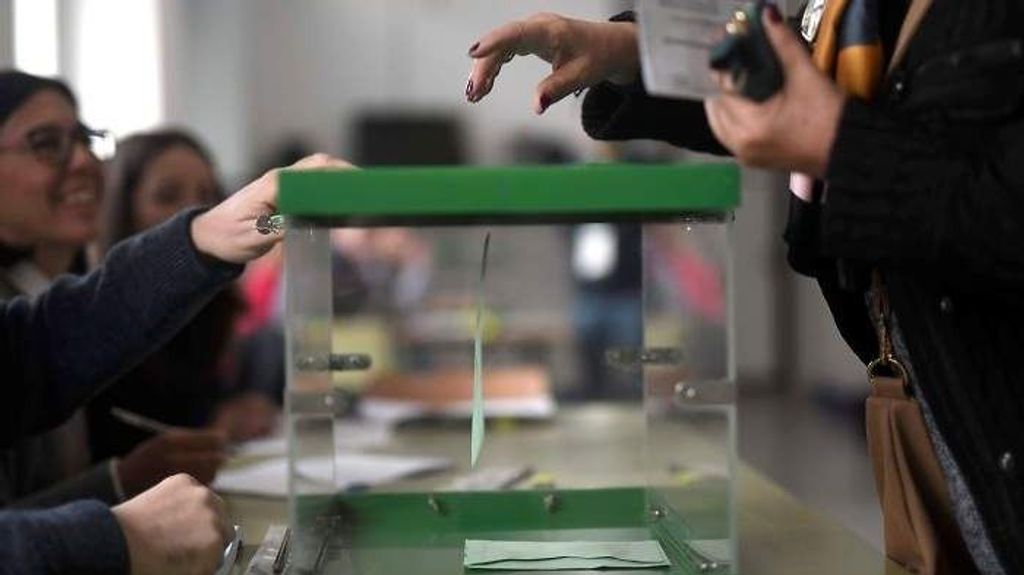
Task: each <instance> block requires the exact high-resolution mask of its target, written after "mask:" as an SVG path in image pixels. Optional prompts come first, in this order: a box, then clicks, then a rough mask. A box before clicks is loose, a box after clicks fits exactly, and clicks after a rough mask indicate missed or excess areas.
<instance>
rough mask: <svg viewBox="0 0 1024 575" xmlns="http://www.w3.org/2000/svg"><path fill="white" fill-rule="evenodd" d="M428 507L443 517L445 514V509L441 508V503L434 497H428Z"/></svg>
mask: <svg viewBox="0 0 1024 575" xmlns="http://www.w3.org/2000/svg"><path fill="white" fill-rule="evenodd" d="M427 506H428V507H430V509H431V510H432V511H433V512H434V513H437V514H438V515H442V516H443V515H444V514H445V510H444V507H442V506H441V502H440V501H438V500H437V498H436V497H434V496H433V495H431V496H429V497H427Z"/></svg>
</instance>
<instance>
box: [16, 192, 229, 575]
mask: <svg viewBox="0 0 1024 575" xmlns="http://www.w3.org/2000/svg"><path fill="white" fill-rule="evenodd" d="M195 215H196V212H195V211H192V212H188V213H185V214H182V215H180V216H177V217H175V218H173V219H172V220H170V221H168V222H166V223H164V224H163V225H161V226H158V227H156V228H154V229H152V230H150V231H149V232H147V233H145V234H142V235H140V236H137V237H135V238H132V239H130V240H127V241H125V242H123V243H122V244H120V245H119V246H117V247H116V248H114V249H113V250H112V251H111V252H110V254H109V255H108V257H107V260H106V262H105V264H104V265H103V267H101V268H99V269H97V270H96V271H94V272H92V273H90V274H88V275H86V276H82V277H66V278H62V279H60V280H57V281H56V282H55V283H54V284H53V286H52V287H51V288H50V289H49V290H48V291H47V292H45V293H43V294H42V295H40V296H39V297H37V298H34V299H28V298H24V297H19V298H15V299H12V300H9V301H6V302H0V373H3V380H2V381H3V382H2V383H0V386H3V395H4V401H2V402H0V447H7V446H9V445H11V444H12V442H14V441H16V440H18V439H20V438H23V437H26V436H28V435H32V434H34V433H37V432H40V431H43V430H46V429H49V428H52V427H53V426H55V425H57V424H59V423H60V422H61V421H63V420H64V419H66V418H67V417H68V416H70V415H71V413H72V412H73V411H74V410H75V408H77V407H78V406H80V405H82V404H83V403H85V401H86V400H88V399H89V398H90V397H92V395H94V394H95V393H96V392H97V391H99V389H100V388H101V387H102V386H103V384H105V383H107V382H109V381H111V380H112V379H114V378H115V377H116V376H118V375H119V374H120V373H122V372H124V371H125V370H127V369H130V368H131V367H132V366H134V365H136V364H137V363H138V362H139V361H141V360H142V359H143V358H144V357H145V355H146V354H147V353H149V352H150V351H152V350H153V349H155V348H157V347H159V346H160V345H161V344H163V343H164V342H166V341H167V340H168V338H170V337H171V336H172V335H174V333H175V332H176V331H177V330H178V329H180V328H181V326H182V325H184V324H185V323H186V322H187V321H188V320H189V319H190V317H191V316H192V314H193V313H194V312H195V311H196V310H197V309H199V308H200V307H201V306H202V305H204V304H205V303H206V302H207V301H209V299H210V298H211V297H212V296H213V295H214V294H215V293H216V292H217V290H218V289H220V288H222V287H223V286H224V285H225V284H226V283H227V282H229V281H230V280H232V279H233V278H235V277H236V276H237V275H238V273H239V272H240V271H241V267H240V266H234V265H227V264H224V263H221V262H215V261H212V260H210V259H209V258H206V257H205V256H203V255H201V254H200V253H199V252H197V251H196V248H195V246H194V245H193V244H192V240H191V233H190V226H191V221H192V218H193V217H194V216H195ZM127 570H128V551H127V549H126V547H125V542H124V537H123V536H122V534H121V531H120V529H119V528H118V525H117V522H116V520H115V518H114V516H113V515H112V514H111V512H110V510H109V509H108V508H107V507H106V506H104V505H102V504H100V503H99V502H90V501H83V502H78V503H73V504H70V505H66V506H64V507H59V508H56V509H52V510H47V511H19V512H13V511H12V512H0V573H32V574H38V573H125V572H127Z"/></svg>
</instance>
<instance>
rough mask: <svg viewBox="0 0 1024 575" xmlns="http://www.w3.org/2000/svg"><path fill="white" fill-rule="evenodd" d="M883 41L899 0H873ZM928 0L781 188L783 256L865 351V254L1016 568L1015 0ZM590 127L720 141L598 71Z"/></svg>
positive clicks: (868, 336) (1019, 157)
mask: <svg viewBox="0 0 1024 575" xmlns="http://www.w3.org/2000/svg"><path fill="white" fill-rule="evenodd" d="M882 4H883V12H884V13H883V21H882V30H883V36H884V38H883V39H884V40H885V42H886V47H887V51H889V52H891V49H892V44H893V39H894V38H895V31H897V30H898V29H899V26H898V23H899V22H900V21H901V20H902V12H901V11H902V10H904V9H905V2H898V1H890V2H883V3H882ZM1021 4H1022V3H1021V2H1014V1H1011V0H985V1H982V2H960V1H955V0H935V2H934V4H933V5H932V8H931V10H930V11H929V13H928V14H927V16H926V17H925V19H924V20H923V22H922V24H921V26H920V28H919V30H918V32H917V34H916V36H915V37H914V38H913V40H912V41H911V43H910V45H909V48H908V51H907V54H906V57H905V58H904V60H903V62H902V63H901V64H900V65H899V67H898V69H897V70H895V72H894V74H893V75H892V76H891V77H890V78H889V79H888V80H887V81H886V83H885V84H884V86H883V89H882V92H881V93H880V94H879V96H878V97H877V98H876V100H875V101H874V102H873V103H870V104H869V103H865V102H862V101H858V100H853V99H851V100H850V101H848V103H847V104H846V106H845V109H844V111H843V114H842V118H841V120H840V124H839V129H838V134H837V138H836V142H835V144H834V147H833V149H832V153H831V155H830V161H829V165H828V169H827V174H826V178H825V179H826V181H827V182H828V186H829V191H828V193H827V197H826V198H825V199H824V201H823V202H822V203H820V204H805V203H803V202H799V201H794V203H793V207H792V210H791V217H790V222H789V226H788V228H787V231H786V239H787V241H788V242H789V246H790V252H789V260H790V263H791V264H792V265H793V267H794V268H795V269H796V270H797V271H798V272H800V273H803V274H806V275H809V276H812V277H814V278H816V279H817V280H818V282H819V284H820V285H821V288H822V292H823V293H824V295H825V298H826V300H827V301H828V303H829V306H830V308H831V310H832V313H833V316H834V317H835V320H836V323H837V325H838V327H839V330H840V332H841V333H842V335H843V337H844V338H845V339H846V341H847V342H848V343H849V344H850V346H851V347H852V348H853V350H854V351H855V352H856V353H857V355H858V356H859V357H860V358H861V359H862V360H864V361H865V362H867V361H869V360H870V359H872V358H874V357H876V356H877V354H878V343H877V340H876V337H875V334H874V331H873V330H872V327H871V325H870V323H869V321H868V316H867V311H866V306H865V298H864V295H865V290H866V289H867V288H868V284H869V282H868V270H870V269H871V268H875V267H877V268H879V269H881V270H882V272H883V275H884V277H885V280H886V284H887V286H888V289H889V293H890V300H891V306H892V310H893V313H894V315H895V316H896V318H897V319H898V320H899V323H900V327H901V329H902V332H903V335H904V338H905V339H906V343H907V347H908V350H907V351H908V353H909V355H910V357H909V359H910V363H911V364H912V365H913V366H914V369H915V374H916V376H917V377H918V379H919V381H918V382H917V383H918V384H919V385H920V386H921V389H922V393H923V395H924V398H925V400H926V401H927V403H928V404H929V407H930V408H931V410H932V412H933V415H934V417H935V420H936V424H937V426H938V428H939V430H940V432H941V433H942V436H943V438H944V439H945V440H946V442H947V444H948V446H949V448H950V451H951V453H952V454H953V457H954V459H955V460H956V462H957V464H958V466H959V467H960V469H961V471H962V473H963V474H964V478H965V480H966V482H967V485H968V487H969V489H970V491H971V493H972V495H973V496H974V498H975V502H976V504H977V506H978V508H979V511H980V512H981V515H982V519H983V521H984V523H985V527H986V529H987V532H988V535H989V537H990V539H991V540H992V543H993V545H994V546H995V548H996V552H997V554H998V555H999V558H1000V560H1001V562H1002V564H1003V566H1004V567H1005V569H1006V572H1007V573H1024V363H1022V362H1021V361H1019V360H1020V359H1021V357H1020V355H1019V354H1024V101H1022V99H1024V24H1022V22H1024V20H1022V17H1024V6H1022V5H1021ZM583 123H584V128H585V129H586V130H587V132H588V133H589V134H590V135H591V136H593V137H595V138H599V139H626V138H657V139H661V140H665V141H668V142H671V143H673V144H676V145H679V146H683V147H687V148H691V149H697V150H702V151H710V152H719V153H721V152H723V150H722V147H721V145H720V144H719V143H718V142H717V141H716V140H715V138H714V135H713V134H712V133H711V131H710V129H709V127H708V125H707V121H706V119H705V117H704V113H703V109H702V106H701V104H700V103H698V102H687V101H678V100H676V101H673V100H664V99H658V98H652V97H650V96H648V95H646V94H644V93H643V91H642V89H640V88H639V86H633V87H630V88H626V89H623V88H617V87H614V86H611V85H609V84H602V85H600V86H597V87H595V88H594V89H592V90H591V91H590V92H589V93H588V95H587V98H586V100H585V102H584V106H583Z"/></svg>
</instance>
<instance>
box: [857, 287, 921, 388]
mask: <svg viewBox="0 0 1024 575" xmlns="http://www.w3.org/2000/svg"><path fill="white" fill-rule="evenodd" d="M871 306H872V308H873V310H872V311H873V312H874V313H873V314H872V315H873V318H872V319H873V320H874V322H875V332H876V334H877V335H878V357H877V358H875V359H873V360H872V361H871V363H869V364H868V380H869V381H872V382H874V381H875V380H876V379H877V378H879V377H882V376H883V375H882V371H881V370H882V369H883V368H886V369H888V370H889V371H890V372H891V374H892V375H893V376H895V377H897V378H899V379H900V380H902V381H903V391H904V392H905V393H906V394H907V396H910V395H911V393H910V392H911V389H910V378H908V377H907V370H906V368H905V367H903V364H902V363H901V362H900V360H899V359H898V358H897V357H896V354H895V353H894V352H893V346H892V329H891V328H890V325H889V324H890V320H891V314H890V311H889V293H888V291H887V290H886V289H885V283H884V281H883V280H882V272H881V270H879V269H878V268H875V269H874V270H873V271H872V272H871Z"/></svg>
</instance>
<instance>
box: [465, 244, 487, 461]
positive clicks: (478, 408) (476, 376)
mask: <svg viewBox="0 0 1024 575" xmlns="http://www.w3.org/2000/svg"><path fill="white" fill-rule="evenodd" d="M490 245H491V232H487V235H485V236H484V252H483V256H481V258H480V279H479V281H478V282H477V285H476V333H475V334H474V335H473V421H472V423H471V425H470V449H469V466H470V467H471V468H472V467H476V460H477V459H478V458H479V457H480V449H481V448H482V447H483V446H484V432H485V431H486V430H485V427H484V378H483V312H484V277H485V276H486V275H487V248H488V247H489V246H490Z"/></svg>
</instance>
